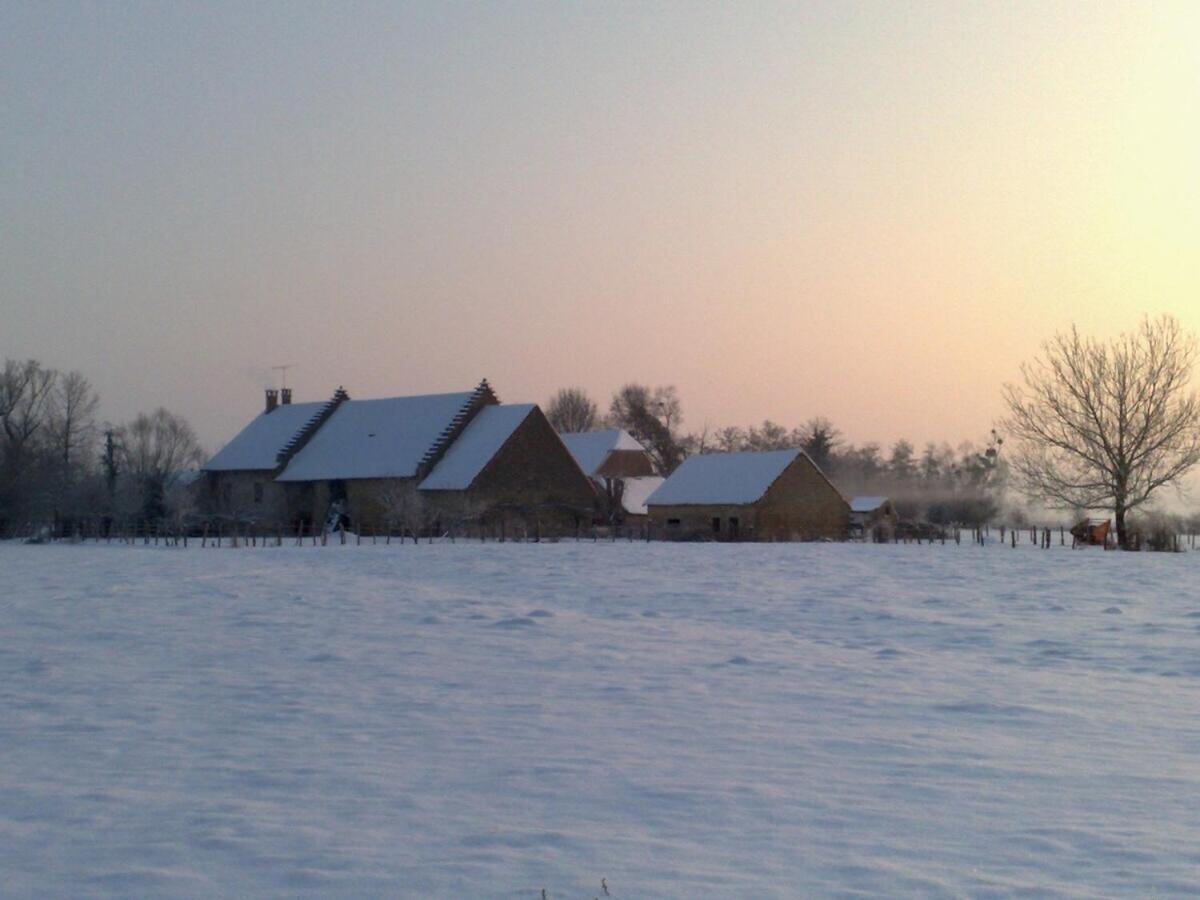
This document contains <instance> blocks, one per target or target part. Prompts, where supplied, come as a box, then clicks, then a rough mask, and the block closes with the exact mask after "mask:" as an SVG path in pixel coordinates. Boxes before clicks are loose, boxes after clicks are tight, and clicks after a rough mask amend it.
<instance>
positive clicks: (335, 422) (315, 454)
mask: <svg viewBox="0 0 1200 900" xmlns="http://www.w3.org/2000/svg"><path fill="white" fill-rule="evenodd" d="M471 396H472V395H471V394H470V393H461V394H425V395H422V396H418V397H388V398H386V399H383V400H346V401H344V402H343V403H342V404H341V405H340V406H339V407H338V408H337V411H336V412H334V414H333V415H332V416H330V417H329V420H328V421H327V422H325V424H324V425H322V426H321V427H320V429H318V430H317V433H316V434H314V435H313V436H312V439H311V440H310V441H309V442H308V443H307V444H305V445H304V448H303V449H302V450H300V452H299V453H297V454H296V455H295V456H294V457H292V460H291V462H289V463H288V466H287V468H286V469H284V470H283V474H282V475H280V476H279V478H278V479H277V480H278V481H324V480H328V479H334V478H411V477H412V476H413V475H416V473H417V466H418V464H419V463H420V462H421V458H422V457H423V456H424V455H425V453H426V451H428V450H429V449H430V447H432V446H433V444H434V442H435V441H436V440H437V439H438V437H439V435H441V433H442V431H443V430H444V429H445V428H446V427H447V426H448V425H449V424H450V422H451V420H453V419H454V417H455V415H457V414H458V412H459V410H461V409H462V408H463V407H464V406H465V405H466V404H467V402H468V401H469V400H470V399H471ZM271 415H274V413H272V414H271Z"/></svg>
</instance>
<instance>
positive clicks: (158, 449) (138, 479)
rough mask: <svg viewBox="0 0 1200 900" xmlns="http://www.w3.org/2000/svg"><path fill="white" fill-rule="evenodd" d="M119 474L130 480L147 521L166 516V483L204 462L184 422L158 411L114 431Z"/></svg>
mask: <svg viewBox="0 0 1200 900" xmlns="http://www.w3.org/2000/svg"><path fill="white" fill-rule="evenodd" d="M117 447H118V450H119V453H120V464H119V465H120V471H121V472H122V474H124V475H126V476H128V477H129V478H130V479H132V483H133V485H134V486H135V488H136V491H137V497H138V500H139V505H140V507H141V508H140V513H141V515H143V516H145V517H146V518H147V519H160V518H162V517H163V516H164V515H165V514H166V512H167V509H166V503H165V500H166V492H167V487H168V483H169V481H170V480H171V479H172V478H173V477H174V476H175V475H177V474H178V473H180V472H183V471H186V470H187V469H188V468H189V467H192V466H197V465H199V464H200V463H201V462H203V461H204V454H203V452H202V451H201V449H200V444H199V442H198V441H197V440H196V433H195V432H194V431H193V430H192V426H191V425H189V424H188V423H187V420H186V419H184V418H183V417H182V416H179V415H176V414H175V413H172V412H168V411H167V410H165V409H162V408H161V407H160V408H159V409H157V410H155V411H154V412H153V413H150V414H149V415H147V414H146V413H142V414H141V415H139V416H138V417H137V418H136V419H134V420H133V421H132V422H130V423H128V424H126V425H123V426H121V428H119V429H118V431H117Z"/></svg>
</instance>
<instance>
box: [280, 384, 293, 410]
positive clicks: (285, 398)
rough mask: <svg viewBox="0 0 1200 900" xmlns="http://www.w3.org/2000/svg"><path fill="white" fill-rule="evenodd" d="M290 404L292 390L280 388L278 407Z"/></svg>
mask: <svg viewBox="0 0 1200 900" xmlns="http://www.w3.org/2000/svg"><path fill="white" fill-rule="evenodd" d="M291 402H292V389H291V388H281V389H280V391H279V405H280V406H287V405H288V404H289V403H291Z"/></svg>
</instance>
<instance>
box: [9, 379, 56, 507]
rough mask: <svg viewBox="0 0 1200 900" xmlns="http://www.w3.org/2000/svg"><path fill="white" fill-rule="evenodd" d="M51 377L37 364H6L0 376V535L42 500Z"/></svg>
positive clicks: (44, 492)
mask: <svg viewBox="0 0 1200 900" xmlns="http://www.w3.org/2000/svg"><path fill="white" fill-rule="evenodd" d="M55 378H56V373H55V371H54V370H53V369H46V368H43V367H42V365H41V363H39V362H38V361H37V360H34V359H29V360H25V361H24V362H18V361H16V360H5V362H4V371H3V372H2V373H0V531H4V530H5V523H6V522H7V521H15V520H16V518H17V517H18V516H25V515H28V514H30V513H32V512H33V511H34V510H33V506H34V505H36V503H37V497H38V496H39V495H41V494H47V493H48V491H46V490H44V489H45V488H46V487H47V486H48V485H46V484H45V483H44V479H43V478H42V477H41V476H42V474H43V471H42V469H43V467H42V463H43V459H44V457H43V453H42V450H43V448H44V441H45V436H46V435H45V432H46V424H47V421H48V419H49V410H50V397H51V392H52V391H53V389H54V382H55Z"/></svg>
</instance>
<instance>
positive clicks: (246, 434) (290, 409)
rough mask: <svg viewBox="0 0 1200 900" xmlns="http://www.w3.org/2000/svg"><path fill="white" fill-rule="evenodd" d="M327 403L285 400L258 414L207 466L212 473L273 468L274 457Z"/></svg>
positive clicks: (206, 468)
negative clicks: (270, 409)
mask: <svg viewBox="0 0 1200 900" xmlns="http://www.w3.org/2000/svg"><path fill="white" fill-rule="evenodd" d="M324 405H325V404H324V403H320V402H317V403H285V404H284V405H283V406H277V407H275V409H273V410H272V411H271V412H269V413H267V412H264V413H259V414H258V416H256V417H255V418H254V420H253V421H251V422H250V424H249V425H247V426H246V427H245V428H243V429H242V430H241V431H239V432H238V433H237V435H236V436H235V437H234V439H233V440H231V441H230V442H229V443H228V444H226V445H225V446H224V447H223V448H221V450H220V452H219V453H217V454H216V455H215V456H213V458H212V459H210V460H209V461H208V462H207V463H206V464H205V466H204V468H205V470H207V471H209V472H229V471H237V470H241V469H274V468H275V465H276V462H275V456H276V454H278V453H279V451H280V450H282V449H283V448H284V446H285V445H286V444H287V442H288V441H290V440H291V439H292V437H293V436H294V435H295V434H296V432H298V431H299V430H300V429H301V428H303V427H304V425H305V424H306V423H307V422H308V420H309V419H311V418H312V417H313V416H315V415H316V414H317V413H318V412H319V411H320V409H321V407H322V406H324Z"/></svg>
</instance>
